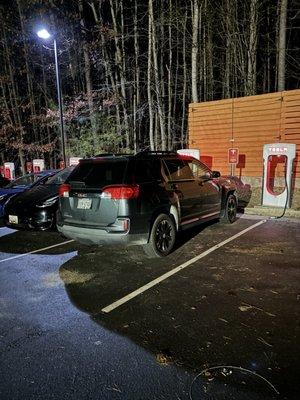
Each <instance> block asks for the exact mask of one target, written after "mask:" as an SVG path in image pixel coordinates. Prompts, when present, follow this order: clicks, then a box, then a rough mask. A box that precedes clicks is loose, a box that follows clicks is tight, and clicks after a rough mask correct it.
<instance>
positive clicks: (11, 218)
mask: <svg viewBox="0 0 300 400" xmlns="http://www.w3.org/2000/svg"><path fill="white" fill-rule="evenodd" d="M8 222H9V223H10V224H18V223H19V218H18V216H17V215H9V216H8Z"/></svg>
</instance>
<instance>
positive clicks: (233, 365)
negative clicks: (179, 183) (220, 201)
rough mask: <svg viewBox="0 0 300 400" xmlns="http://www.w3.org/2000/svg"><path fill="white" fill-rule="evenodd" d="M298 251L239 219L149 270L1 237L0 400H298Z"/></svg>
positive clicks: (276, 232)
mask: <svg viewBox="0 0 300 400" xmlns="http://www.w3.org/2000/svg"><path fill="white" fill-rule="evenodd" d="M299 237H300V223H299V222H297V221H292V220H286V219H281V220H274V219H273V220H262V219H259V218H256V217H252V218H250V217H249V218H245V217H243V218H240V219H238V221H237V222H236V223H234V224H232V225H221V224H219V223H210V224H207V225H205V226H202V227H200V228H197V229H194V230H192V231H189V232H186V233H185V234H184V235H181V237H180V240H179V244H178V247H177V249H176V251H175V252H174V253H172V254H171V255H170V256H168V257H167V258H164V259H155V260H153V259H152V260H151V259H148V258H146V257H145V256H144V253H143V251H142V250H141V249H139V248H136V247H131V248H127V249H122V248H110V247H107V248H104V247H96V246H93V247H88V246H83V245H80V244H78V243H75V242H73V241H69V240H66V239H64V238H62V237H60V236H59V235H58V233H56V232H27V231H13V230H10V229H7V228H5V227H1V228H0V376H1V379H0V398H1V399H5V400H6V399H12V400H13V399H101V400H105V399H118V400H119V399H128V400H135V399H147V400H148V399H149V400H153V399H172V400H173V399H180V400H189V399H193V400H194V399H203V400H207V399H214V400H221V399H239V400H245V399H252V400H254V399H281V400H282V399H289V400H290V399H296V398H299V392H300V390H299V389H300V384H299V375H300V374H299V372H300V361H299V359H300V341H299V331H300V318H299V305H300V287H299V282H300V280H299V275H300V274H299V270H300V263H299V254H300V246H299V242H300V240H299Z"/></svg>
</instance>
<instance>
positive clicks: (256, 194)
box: [241, 176, 300, 211]
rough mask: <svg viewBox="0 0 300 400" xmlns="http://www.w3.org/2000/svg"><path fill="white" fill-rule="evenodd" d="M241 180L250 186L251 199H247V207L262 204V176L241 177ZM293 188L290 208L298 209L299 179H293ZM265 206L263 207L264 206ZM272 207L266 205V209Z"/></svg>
mask: <svg viewBox="0 0 300 400" xmlns="http://www.w3.org/2000/svg"><path fill="white" fill-rule="evenodd" d="M241 180H242V181H243V183H245V184H249V185H250V186H251V191H252V194H251V199H250V201H249V204H248V207H255V206H261V204H262V178H257V177H247V176H245V177H241ZM292 186H293V189H292V193H291V196H292V199H291V207H290V209H291V210H295V211H300V179H299V178H298V179H295V180H294V181H293V185H292ZM264 208H265V207H264ZM268 208H270V209H271V208H272V207H266V209H268ZM274 209H276V210H277V211H279V209H280V208H279V207H278V208H277V207H274Z"/></svg>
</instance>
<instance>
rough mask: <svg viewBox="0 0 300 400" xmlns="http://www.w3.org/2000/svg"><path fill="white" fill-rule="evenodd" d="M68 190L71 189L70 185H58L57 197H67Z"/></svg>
mask: <svg viewBox="0 0 300 400" xmlns="http://www.w3.org/2000/svg"><path fill="white" fill-rule="evenodd" d="M70 190H71V185H68V184H67V183H63V184H62V185H60V187H59V189H58V194H59V197H69V192H70Z"/></svg>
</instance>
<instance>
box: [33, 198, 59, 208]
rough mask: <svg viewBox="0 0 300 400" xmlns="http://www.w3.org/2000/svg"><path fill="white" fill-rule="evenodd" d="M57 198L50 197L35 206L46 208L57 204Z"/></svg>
mask: <svg viewBox="0 0 300 400" xmlns="http://www.w3.org/2000/svg"><path fill="white" fill-rule="evenodd" d="M57 199H58V196H54V197H50V199H47V200H45V201H44V202H43V203H42V204H37V205H36V207H38V208H46V207H50V206H53V204H55V203H56V202H57Z"/></svg>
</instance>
